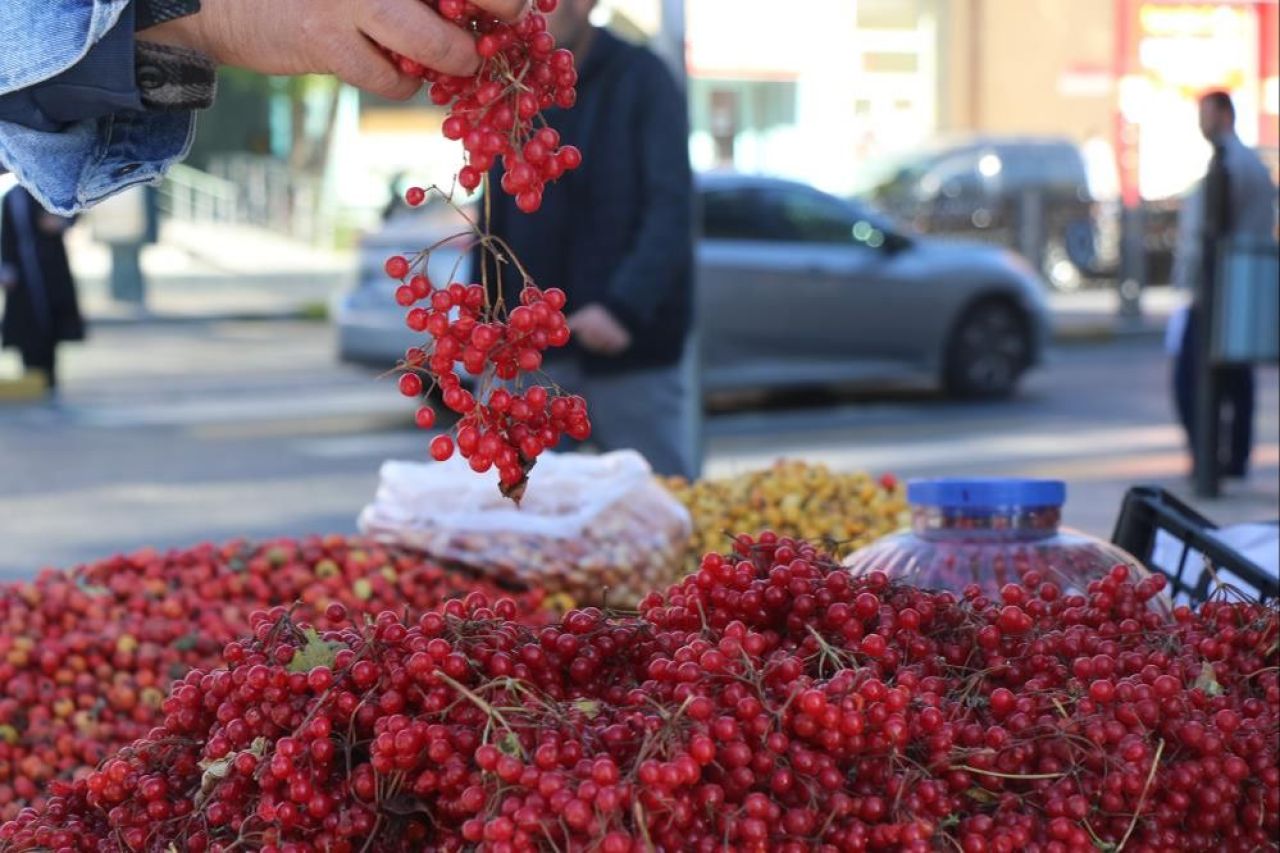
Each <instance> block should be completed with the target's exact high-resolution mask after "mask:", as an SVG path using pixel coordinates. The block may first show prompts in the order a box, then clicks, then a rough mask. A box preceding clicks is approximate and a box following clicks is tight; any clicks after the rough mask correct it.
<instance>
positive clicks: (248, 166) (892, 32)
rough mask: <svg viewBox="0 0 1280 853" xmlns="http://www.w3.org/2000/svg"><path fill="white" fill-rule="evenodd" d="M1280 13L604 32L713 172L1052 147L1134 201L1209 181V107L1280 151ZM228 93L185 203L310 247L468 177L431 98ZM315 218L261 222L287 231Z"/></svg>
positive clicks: (638, 27) (997, 0)
mask: <svg viewBox="0 0 1280 853" xmlns="http://www.w3.org/2000/svg"><path fill="white" fill-rule="evenodd" d="M1277 2H1278V0H1217V2H1203V1H1202V2H1184V1H1183V0H791V2H789V3H788V4H786V6H785V9H782V10H781V11H780V7H779V4H777V3H776V2H774V0H601V2H600V5H599V8H598V10H597V21H598V22H599V23H601V24H605V25H608V26H610V27H611V28H612V29H614V30H615V31H617V32H619V33H620V34H622V35H623V36H624V37H629V38H632V39H635V40H638V41H647V42H649V43H650V44H651V45H653V46H654V47H655V49H657V50H658V52H659V53H661V54H662V55H663V56H664V57H665V58H667V59H668V60H669V61H670V62H672V64H673V65H675V66H676V67H679V66H681V65H683V66H684V68H685V70H686V71H687V83H688V90H689V101H690V115H691V125H692V135H691V138H690V153H691V156H692V159H693V162H694V165H695V166H696V167H697V168H698V169H701V170H708V169H716V168H731V169H735V170H739V171H744V172H751V173H769V174H775V175H783V176H789V177H794V178H797V179H800V180H804V181H807V182H809V183H812V184H814V185H816V186H819V187H822V188H824V189H827V190H829V191H832V192H836V193H842V194H843V193H849V192H853V191H855V190H857V189H858V188H859V186H860V184H861V183H862V181H863V180H864V179H865V178H866V176H867V175H868V174H869V173H870V172H871V171H873V169H872V164H873V161H875V160H876V159H878V158H883V157H884V156H885V155H889V154H899V153H901V152H903V151H904V150H906V149H910V148H912V147H914V146H918V145H921V144H924V143H926V142H928V141H930V140H933V139H935V138H938V137H945V136H951V135H965V134H1035V135H1052V136H1062V137H1066V138H1068V139H1070V140H1073V141H1075V142H1078V143H1081V144H1082V145H1084V146H1085V150H1086V156H1090V155H1092V156H1097V157H1101V158H1103V159H1105V160H1106V162H1107V164H1108V165H1109V166H1110V169H1109V171H1111V172H1112V173H1114V174H1115V175H1116V176H1117V179H1116V181H1115V183H1116V185H1117V186H1116V190H1117V193H1118V192H1119V191H1123V193H1124V195H1125V196H1126V197H1128V199H1129V200H1131V201H1134V200H1136V199H1138V198H1139V197H1141V198H1150V199H1158V198H1163V197H1167V196H1171V195H1175V194H1177V193H1180V192H1181V191H1182V190H1184V189H1185V188H1186V187H1187V186H1188V185H1189V184H1190V183H1191V182H1192V181H1193V180H1194V179H1195V178H1196V177H1197V176H1198V175H1199V174H1201V173H1202V171H1203V168H1204V164H1205V162H1206V160H1207V157H1208V150H1207V147H1206V146H1205V145H1204V143H1203V142H1202V141H1200V140H1199V139H1198V136H1197V134H1196V132H1195V109H1196V107H1195V103H1196V97H1197V95H1198V94H1199V93H1200V92H1202V91H1203V90H1204V89H1207V88H1210V87H1221V88H1226V89H1229V90H1231V91H1232V92H1233V93H1234V94H1235V96H1236V99H1237V103H1238V105H1239V109H1240V132H1241V136H1242V137H1243V138H1244V139H1245V141H1246V142H1248V143H1250V144H1255V145H1260V146H1262V147H1263V148H1264V149H1267V150H1270V151H1272V152H1274V151H1275V150H1276V149H1277V147H1278V146H1280V138H1278V130H1277V122H1278V121H1280V115H1278V113H1280V82H1278V80H1277V78H1278V76H1280V72H1278V71H1277V56H1276V54H1277V29H1278V28H1280V18H1278V16H1277ZM682 60H683V62H682ZM227 83H228V85H227V86H224V88H225V89H226V92H224V94H226V95H227V97H226V98H224V99H223V100H224V101H225V103H220V104H219V105H218V107H217V109H216V111H215V113H214V114H211V115H210V116H207V117H205V119H204V120H203V121H202V123H201V132H200V135H199V137H198V138H197V142H196V148H195V150H194V152H193V159H192V161H191V162H190V164H189V165H193V166H195V167H196V168H197V169H200V170H207V171H210V172H212V173H213V176H212V177H213V178H215V179H217V180H221V181H222V184H217V183H216V181H212V182H211V181H204V179H203V178H201V177H200V176H199V175H194V174H192V175H191V176H190V177H191V182H192V183H193V187H190V188H185V189H184V191H188V190H189V193H188V194H193V193H194V194H197V195H198V194H201V193H203V195H210V191H209V190H207V188H205V186H204V185H205V184H208V185H209V186H211V187H214V188H215V189H217V188H218V187H222V188H223V189H225V192H226V193H233V192H234V193H236V194H238V195H240V196H243V195H246V192H245V191H244V190H243V188H242V187H241V188H240V189H237V186H239V185H243V184H245V183H246V182H245V180H244V179H243V178H244V175H245V174H249V173H250V172H252V173H253V174H258V173H262V175H265V176H266V177H263V179H262V180H258V181H256V182H250V183H253V184H254V185H255V186H257V185H261V186H262V187H263V188H265V189H263V190H262V191H261V192H257V193H256V195H258V196H262V198H261V199H259V200H258V201H257V202H255V204H256V207H255V209H257V208H262V209H263V210H264V211H268V212H269V211H272V210H275V209H276V208H281V207H286V208H288V207H296V206H298V205H299V204H300V202H299V198H301V200H302V202H305V203H306V205H307V206H309V207H310V208H315V210H317V211H321V212H325V216H326V217H328V219H330V220H332V221H328V222H326V223H324V226H325V227H323V228H313V227H308V228H306V229H303V230H306V231H307V232H308V233H310V232H316V233H324V234H326V235H334V234H340V233H347V234H350V233H353V232H356V231H359V230H362V229H364V228H368V227H373V226H374V225H375V224H376V221H377V219H378V217H379V215H380V213H381V212H382V210H383V209H384V208H385V206H386V205H387V202H388V199H389V198H390V193H391V192H392V191H393V187H395V186H397V184H399V186H400V187H401V188H402V187H403V185H405V184H407V183H409V182H412V183H417V184H429V183H438V184H441V185H444V186H447V185H448V184H449V182H450V181H451V180H452V177H453V174H454V172H455V171H456V168H457V165H458V162H459V155H460V151H459V149H458V146H457V145H456V144H455V143H452V142H449V141H447V140H445V139H444V138H443V137H442V135H441V132H440V128H441V122H442V121H443V118H444V113H443V111H441V110H439V109H436V108H433V107H431V106H430V105H429V104H427V103H426V102H425V99H423V98H416V99H414V100H413V101H411V102H410V103H408V104H400V103H392V102H387V101H381V100H379V99H377V98H372V97H369V96H367V95H363V94H361V93H359V92H356V91H355V90H353V89H350V88H343V89H342V90H341V91H337V90H332V89H331V88H323V87H310V88H308V87H302V88H301V89H300V90H299V91H290V92H283V91H277V90H278V89H279V86H278V81H266V80H263V81H257V82H255V81H252V80H249V81H238V80H228V81H227ZM231 83H237V84H238V85H237V86H232V85H230V84H231ZM313 89H314V91H313ZM300 141H301V142H306V143H307V144H306V145H299V142H300ZM319 149H323V156H307V157H300V156H299V155H300V154H307V152H311V153H312V154H315V153H316V151H317V150H319ZM1273 159H1274V157H1273ZM301 160H305V161H306V163H307V167H306V169H303V170H300V169H299V167H298V166H297V163H298V162H300V161H301ZM267 161H270V162H267ZM268 166H272V167H279V168H267V167H268ZM246 170H248V171H247V172H246ZM277 172H279V173H280V176H282V177H280V176H277V177H279V178H280V179H279V180H276V179H274V178H272V176H275V175H276V173H277ZM242 173H243V174H242ZM260 177H261V176H260ZM268 178H272V179H271V180H268ZM176 182H177V181H176V179H175V183H176ZM196 184H198V186H196ZM233 185H234V186H233ZM271 187H277V188H279V187H283V188H284V189H283V190H282V191H281V192H268V191H267V190H269V189H270V188H271ZM299 187H301V188H302V189H303V190H305V192H301V193H299V192H298V191H297V190H298V188H299ZM214 195H217V193H214ZM249 195H254V194H253V193H249ZM277 197H279V198H280V199H283V201H280V200H278V199H277ZM251 200H252V199H251ZM241 206H243V205H241ZM316 218H317V217H316V216H310V217H298V216H292V215H290V216H278V215H273V216H270V217H266V219H270V220H271V221H273V222H274V221H276V220H282V221H287V222H288V223H289V225H290V227H291V228H292V227H293V225H294V224H295V223H296V222H299V221H301V222H303V223H304V224H306V223H308V222H311V221H312V220H315V219H316ZM259 219H264V217H263V216H255V217H253V221H257V220H259ZM295 230H296V229H295Z"/></svg>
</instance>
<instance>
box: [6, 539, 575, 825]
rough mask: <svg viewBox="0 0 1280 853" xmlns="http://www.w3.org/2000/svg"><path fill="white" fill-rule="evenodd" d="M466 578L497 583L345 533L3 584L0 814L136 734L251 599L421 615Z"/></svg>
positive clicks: (236, 630)
mask: <svg viewBox="0 0 1280 853" xmlns="http://www.w3.org/2000/svg"><path fill="white" fill-rule="evenodd" d="M475 591H481V592H484V593H485V594H487V595H490V596H495V597H496V596H498V595H501V594H503V591H502V590H501V589H499V588H497V587H495V586H494V585H493V584H491V583H489V582H487V581H483V580H479V579H477V578H472V577H471V576H469V575H466V574H462V573H459V572H457V571H446V570H445V569H443V568H441V567H440V566H439V565H436V564H433V563H431V562H429V561H426V560H424V559H423V558H422V557H421V556H419V555H415V554H412V553H410V552H407V551H403V550H401V549H397V548H387V547H383V546H381V545H378V544H377V543H374V542H370V541H365V540H360V539H347V538H345V537H342V536H326V537H323V538H320V537H315V538H308V539H304V540H300V541H295V540H287V539H281V540H276V541H272V542H268V543H264V544H258V545H250V544H248V543H245V542H232V543H228V544H225V545H220V546H217V545H210V544H204V545H199V546H196V547H194V548H189V549H184V550H174V551H169V552H159V551H152V550H147V551H140V552H138V553H135V554H130V555H120V556H116V557H112V558H110V559H107V560H102V561H100V562H97V563H93V564H90V565H86V566H84V567H82V568H80V569H77V570H76V571H74V572H56V571H45V572H42V573H40V575H39V576H38V577H37V578H36V579H35V580H34V581H32V582H25V583H16V584H8V585H5V586H3V587H0V818H3V819H8V818H12V817H14V816H15V815H16V814H17V813H18V810H19V809H20V808H21V807H22V806H23V805H26V804H37V805H38V804H40V803H41V802H43V797H44V795H45V793H46V792H47V789H48V786H49V784H50V782H51V781H52V780H54V779H70V778H72V777H73V776H76V775H83V774H84V773H87V772H88V771H89V770H90V769H92V768H93V767H95V766H97V765H98V763H99V762H100V761H101V760H102V759H103V758H104V757H106V756H108V755H110V754H111V753H113V752H114V751H115V750H117V749H119V748H120V747H122V746H125V745H126V744H128V743H130V742H131V741H133V740H135V739H137V738H140V737H143V736H145V735H146V734H147V732H149V731H150V730H151V729H152V727H153V726H155V725H157V724H158V723H159V722H160V720H161V718H162V713H161V705H162V702H163V700H164V698H165V695H166V694H167V693H168V691H169V687H170V684H171V683H172V682H173V681H174V679H177V678H181V677H182V676H183V675H185V674H186V673H187V672H188V671H189V670H191V669H192V668H208V667H211V666H216V665H217V663H218V662H219V660H220V659H221V657H220V655H221V651H222V647H223V645H224V644H225V643H227V642H230V641H231V640H233V639H236V638H237V637H241V636H244V635H245V634H246V633H247V632H248V631H249V628H250V620H249V616H250V614H251V613H252V612H253V611H254V610H257V609H260V608H264V607H271V606H274V605H277V604H284V605H293V606H294V610H293V613H294V616H295V617H296V618H299V619H307V620H311V619H316V618H319V617H320V616H321V614H323V613H324V611H325V608H326V607H328V606H329V605H330V604H335V603H336V604H341V605H342V606H344V607H345V608H347V609H348V610H349V611H350V612H351V613H353V614H357V615H361V616H363V615H364V614H369V615H370V616H372V615H376V614H377V613H379V612H381V611H384V610H387V609H395V610H396V611H397V612H401V613H409V614H421V613H426V612H433V611H435V610H437V609H438V608H440V607H442V606H444V605H445V604H446V603H447V602H448V601H450V600H452V599H458V598H462V597H465V596H466V595H468V594H470V593H472V592H475ZM512 599H513V601H514V603H515V606H516V611H515V616H516V617H517V618H520V619H528V620H531V621H534V622H537V623H541V622H544V621H546V619H547V618H548V616H549V614H547V612H546V611H545V610H544V609H543V606H542V605H543V600H544V596H543V595H542V594H541V593H540V592H527V593H519V594H512Z"/></svg>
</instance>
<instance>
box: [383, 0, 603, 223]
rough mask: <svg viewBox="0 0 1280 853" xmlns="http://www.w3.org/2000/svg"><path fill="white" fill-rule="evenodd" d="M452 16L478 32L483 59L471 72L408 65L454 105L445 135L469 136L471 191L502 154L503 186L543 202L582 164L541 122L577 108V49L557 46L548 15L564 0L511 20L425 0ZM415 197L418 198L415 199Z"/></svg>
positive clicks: (530, 205) (404, 64)
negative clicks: (546, 192) (547, 114)
mask: <svg viewBox="0 0 1280 853" xmlns="http://www.w3.org/2000/svg"><path fill="white" fill-rule="evenodd" d="M424 2H426V3H427V4H428V5H429V6H431V7H432V8H433V9H435V10H436V11H437V12H439V13H440V15H442V16H443V17H444V18H445V19H447V20H449V21H452V22H453V23H455V24H457V25H458V26H459V27H462V28H463V29H465V30H467V31H468V32H471V33H475V34H476V35H477V39H476V50H477V51H478V52H479V54H480V57H481V59H482V60H483V62H482V64H481V66H480V70H479V71H478V72H477V73H476V74H475V75H473V76H471V77H455V76H451V75H448V74H441V73H439V72H436V71H433V70H432V69H429V68H424V67H423V66H421V65H420V64H418V63H416V62H414V61H413V60H411V59H407V58H405V57H397V61H398V63H399V65H400V69H401V70H402V71H403V72H404V73H406V74H409V75H411V76H415V77H421V78H422V79H423V80H426V81H427V82H428V83H429V84H430V87H429V89H428V93H429V95H430V98H431V101H432V102H433V103H435V104H436V105H438V106H448V107H449V116H448V117H447V118H446V119H445V121H444V127H443V129H444V135H445V136H446V137H447V138H449V139H453V140H457V141H460V142H462V144H463V147H464V148H465V150H466V157H467V165H466V166H464V167H463V168H462V170H461V171H460V172H459V173H458V183H459V184H460V185H461V186H462V187H463V188H464V189H466V190H468V191H471V190H474V189H476V188H477V187H478V186H480V183H481V180H482V178H483V177H484V175H485V173H487V172H488V171H489V170H490V169H491V168H493V166H494V164H496V163H497V162H498V160H499V158H500V159H501V160H502V163H503V167H504V173H503V177H502V189H503V190H504V191H506V192H507V193H508V194H510V195H512V196H514V197H515V199H516V205H517V206H518V207H519V208H520V209H521V210H523V211H525V212H526V213H532V212H533V211H535V210H537V209H538V208H539V207H541V206H542V191H543V187H544V186H545V185H546V184H548V183H550V182H551V181H554V180H556V179H557V178H559V177H560V176H561V175H563V174H564V173H565V172H567V171H570V170H572V169H576V168H577V167H578V166H579V165H581V163H582V154H581V152H579V151H578V149H577V148H574V147H573V146H572V145H564V146H562V145H561V144H560V136H559V134H558V133H556V131H555V130H553V129H551V128H549V127H545V126H543V127H539V126H538V124H537V122H538V119H539V117H540V115H541V113H542V111H543V110H546V109H549V108H551V107H553V106H558V107H562V108H565V109H567V108H569V107H572V106H573V105H574V103H575V101H576V100H577V92H576V90H575V89H574V86H575V85H576V84H577V82H578V72H577V70H576V69H575V68H574V60H573V54H572V53H570V52H569V51H568V50H564V49H562V48H561V49H558V48H556V43H555V39H554V38H552V36H551V33H549V32H547V21H546V18H544V17H543V14H545V13H549V12H552V11H554V10H555V7H556V3H557V0H537V2H536V4H535V6H536V10H535V11H531V12H529V13H528V14H526V15H524V16H523V17H521V18H520V20H518V21H516V22H515V23H506V22H504V21H500V20H498V19H496V18H494V17H492V16H490V15H487V14H486V13H485V12H483V11H482V10H481V9H479V8H477V7H476V6H474V5H472V4H471V3H467V2H465V0H424ZM410 203H412V200H411V202H410Z"/></svg>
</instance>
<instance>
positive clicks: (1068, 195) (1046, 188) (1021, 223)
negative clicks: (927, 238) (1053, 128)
mask: <svg viewBox="0 0 1280 853" xmlns="http://www.w3.org/2000/svg"><path fill="white" fill-rule="evenodd" d="M860 195H861V196H862V197H864V198H866V199H867V200H869V201H871V202H872V203H873V204H875V205H876V206H878V207H880V208H882V209H884V210H886V211H888V212H889V213H891V214H893V215H894V216H896V217H898V218H900V219H901V220H903V221H904V222H909V223H911V225H913V226H914V227H915V228H917V229H919V230H920V231H923V232H925V233H928V234H948V235H956V236H964V237H970V238H973V239H977V240H982V241H984V242H990V243H996V244H999V245H1001V246H1006V247H1008V248H1012V249H1021V248H1023V247H1024V246H1025V245H1026V238H1027V235H1026V234H1024V232H1023V230H1022V229H1024V228H1027V227H1032V228H1033V229H1035V231H1037V232H1038V233H1039V234H1040V235H1041V236H1040V239H1039V240H1037V241H1036V242H1039V243H1040V244H1041V249H1040V252H1039V254H1040V267H1041V269H1042V272H1043V274H1044V277H1045V280H1046V281H1047V282H1048V283H1049V284H1050V285H1052V286H1053V287H1054V288H1056V289H1059V290H1076V289H1078V288H1080V287H1082V286H1084V285H1085V284H1086V283H1087V282H1088V280H1089V279H1090V278H1093V277H1098V276H1102V275H1107V274H1109V273H1110V272H1112V271H1113V270H1114V268H1115V264H1116V259H1117V256H1118V250H1119V236H1120V234H1119V226H1120V216H1119V213H1120V207H1119V201H1118V196H1117V191H1116V178H1115V164H1114V160H1113V159H1111V158H1109V157H1108V156H1086V153H1085V150H1084V149H1083V148H1082V147H1081V146H1078V145H1076V144H1075V143H1073V142H1071V141H1070V140H1068V139H1058V138H1050V137H1000V136H982V137H969V138H965V139H959V140H954V141H945V142H939V143H937V144H934V145H931V146H928V147H925V148H921V149H918V150H915V151H911V152H908V153H906V154H904V155H900V156H896V157H893V158H889V159H888V160H885V161H883V162H881V163H878V164H874V163H873V164H869V167H868V174H867V175H866V177H865V178H864V181H863V186H862V187H861V190H860ZM1027 205H1034V206H1039V211H1040V216H1041V223H1042V224H1041V226H1040V227H1039V228H1035V226H1034V224H1033V223H1029V222H1027V221H1025V220H1024V213H1025V211H1026V209H1027Z"/></svg>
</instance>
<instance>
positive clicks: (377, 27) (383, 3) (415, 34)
mask: <svg viewBox="0 0 1280 853" xmlns="http://www.w3.org/2000/svg"><path fill="white" fill-rule="evenodd" d="M515 4H516V0H500V5H506V6H512V5H515ZM356 22H357V24H358V26H359V27H360V29H361V31H362V32H364V33H365V34H366V35H367V36H369V38H371V39H373V40H374V41H375V42H377V43H378V44H380V45H382V46H383V47H386V48H390V49H391V50H394V51H395V52H396V53H399V54H401V55H402V56H407V57H409V58H410V59H412V60H414V61H415V62H418V63H421V64H422V65H425V66H426V67H427V68H431V69H434V70H436V71H442V72H444V73H445V74H457V75H467V74H472V73H474V72H475V70H476V68H477V67H479V65H480V57H479V55H478V54H477V53H476V47H475V42H474V41H473V40H472V38H471V36H469V35H468V34H467V33H465V32H463V31H462V29H461V28H459V27H456V26H454V25H453V24H451V23H449V22H447V21H445V20H444V19H443V18H441V17H440V16H439V15H437V14H436V13H435V12H433V11H431V9H430V7H428V6H427V5H426V4H425V3H421V2H419V0H365V2H363V3H360V4H359V5H358V6H357V12H356Z"/></svg>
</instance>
